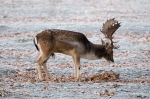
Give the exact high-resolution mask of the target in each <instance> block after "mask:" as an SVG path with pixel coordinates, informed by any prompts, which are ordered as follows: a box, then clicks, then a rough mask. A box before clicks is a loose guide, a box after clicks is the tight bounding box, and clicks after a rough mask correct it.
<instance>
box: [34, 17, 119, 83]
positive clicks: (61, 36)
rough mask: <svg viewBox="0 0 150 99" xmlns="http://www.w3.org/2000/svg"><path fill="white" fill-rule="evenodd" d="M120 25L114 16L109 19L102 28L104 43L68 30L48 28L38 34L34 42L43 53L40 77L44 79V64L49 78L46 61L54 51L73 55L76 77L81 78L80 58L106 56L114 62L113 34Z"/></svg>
mask: <svg viewBox="0 0 150 99" xmlns="http://www.w3.org/2000/svg"><path fill="white" fill-rule="evenodd" d="M119 27H120V23H118V21H117V20H115V19H114V18H113V19H110V20H107V21H106V22H105V23H104V24H103V27H102V30H100V31H101V32H102V33H103V34H104V35H105V40H102V39H101V41H102V44H93V43H92V42H90V41H89V40H88V39H87V38H86V36H85V35H84V34H82V33H79V32H73V31H68V30H58V29H48V30H45V31H43V32H41V33H39V34H37V35H36V37H35V39H34V44H35V46H36V48H37V50H39V51H40V54H41V55H40V57H39V59H38V61H37V64H38V76H39V79H40V80H42V79H43V77H42V72H41V66H43V68H44V71H45V73H46V79H47V80H49V78H50V76H49V73H48V70H47V67H46V62H47V60H48V59H49V57H50V56H53V55H54V53H63V54H66V55H70V56H72V58H73V61H74V76H75V77H76V79H78V78H79V69H80V58H85V59H90V60H95V59H101V58H104V59H106V61H107V62H114V59H113V48H114V45H113V41H112V35H113V34H114V32H115V31H116V30H117V29H118V28H119Z"/></svg>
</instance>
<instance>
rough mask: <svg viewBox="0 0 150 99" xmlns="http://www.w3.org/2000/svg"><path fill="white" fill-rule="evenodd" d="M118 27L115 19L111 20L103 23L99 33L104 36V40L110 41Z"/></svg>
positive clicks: (118, 24)
mask: <svg viewBox="0 0 150 99" xmlns="http://www.w3.org/2000/svg"><path fill="white" fill-rule="evenodd" d="M119 27H120V23H118V21H117V20H115V18H112V19H109V20H107V21H106V22H105V23H103V27H102V30H101V32H102V33H103V34H104V35H105V37H106V38H109V39H112V35H113V34H114V32H115V31H116V30H117V29H118V28H119Z"/></svg>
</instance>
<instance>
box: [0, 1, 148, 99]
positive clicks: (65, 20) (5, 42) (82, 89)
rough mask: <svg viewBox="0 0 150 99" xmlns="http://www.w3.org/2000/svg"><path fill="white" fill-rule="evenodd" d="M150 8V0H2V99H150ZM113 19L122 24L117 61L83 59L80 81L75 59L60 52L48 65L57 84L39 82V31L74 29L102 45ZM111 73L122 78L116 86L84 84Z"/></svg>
mask: <svg viewBox="0 0 150 99" xmlns="http://www.w3.org/2000/svg"><path fill="white" fill-rule="evenodd" d="M149 6H150V2H149V0H142V1H141V0H130V1H127V0H122V1H120V0H113V1H112V0H105V1H100V0H93V1H89V0H75V1H73V0H65V1H62V0H32V1H31V0H20V1H18V0H1V1H0V64H1V65H0V97H2V98H5V99H7V98H8V99H9V98H11V99H12V98H18V99H20V98H29V99H32V98H33V99H34V98H37V99H38V98H47V99H49V98H53V99H56V98H61V99H62V98H64V99H66V98H67V99H72V98H76V99H82V98H88V99H92V98H94V99H95V98H110V97H111V98H115V99H129V98H135V99H137V98H145V99H148V98H150V67H149V63H150V28H149V27H150V14H149V13H150V9H149ZM113 17H115V18H116V19H117V20H118V21H119V22H121V27H120V28H119V29H118V30H117V31H116V33H115V35H114V41H119V42H118V43H117V44H119V45H120V48H119V49H115V50H114V59H115V63H113V64H108V63H107V62H106V61H105V60H86V59H81V70H80V74H81V76H82V77H81V78H82V79H81V80H80V81H79V82H76V81H74V80H73V78H72V76H73V60H72V58H71V57H70V56H67V55H64V54H56V57H55V58H50V59H49V61H48V64H47V67H48V70H49V72H50V74H51V78H52V79H53V80H51V81H50V82H45V81H43V82H40V81H39V80H38V77H37V70H36V67H37V64H36V60H37V59H38V57H39V52H38V51H36V48H35V46H34V44H33V38H34V36H35V35H36V34H37V33H39V32H41V31H42V30H45V29H50V28H58V29H67V30H73V31H78V32H82V33H84V34H85V35H86V36H87V38H89V40H90V41H91V42H93V43H98V44H100V43H101V42H100V38H102V37H103V35H102V33H100V31H99V30H100V28H101V27H102V23H103V22H104V21H106V19H107V18H113ZM110 70H112V71H113V72H114V73H116V74H120V75H119V79H117V80H115V81H112V82H110V81H107V82H106V81H102V82H92V81H88V80H83V78H88V77H94V75H98V74H102V73H105V72H106V71H110ZM67 77H70V78H67ZM56 78H58V79H61V81H62V82H58V81H59V80H57V79H56ZM63 79H64V80H66V81H63Z"/></svg>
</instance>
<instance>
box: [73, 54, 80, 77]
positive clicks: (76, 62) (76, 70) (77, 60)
mask: <svg viewBox="0 0 150 99" xmlns="http://www.w3.org/2000/svg"><path fill="white" fill-rule="evenodd" d="M73 60H74V76H75V77H76V79H79V74H80V72H79V69H80V57H78V56H77V55H74V56H73Z"/></svg>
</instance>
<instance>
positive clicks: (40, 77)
mask: <svg viewBox="0 0 150 99" xmlns="http://www.w3.org/2000/svg"><path fill="white" fill-rule="evenodd" d="M40 60H41V57H40V58H39V60H38V61H37V64H38V68H37V69H38V76H39V79H40V80H43V77H42V72H41V66H42V63H41V62H40Z"/></svg>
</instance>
